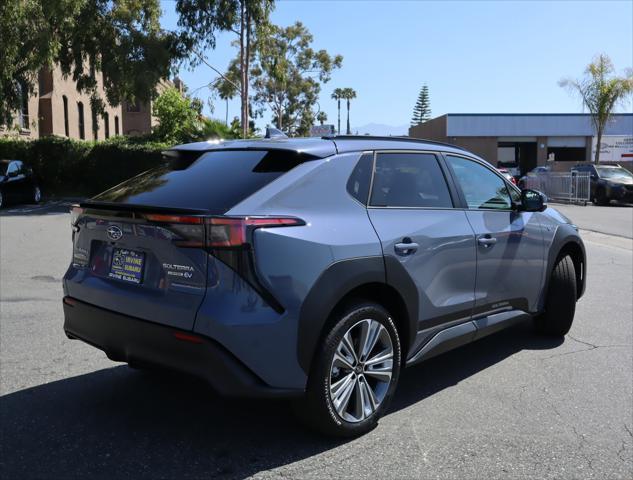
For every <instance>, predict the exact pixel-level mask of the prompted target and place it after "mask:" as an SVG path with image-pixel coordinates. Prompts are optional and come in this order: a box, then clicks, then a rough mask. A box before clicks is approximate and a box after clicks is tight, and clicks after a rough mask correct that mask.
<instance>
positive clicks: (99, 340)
mask: <svg viewBox="0 0 633 480" xmlns="http://www.w3.org/2000/svg"><path fill="white" fill-rule="evenodd" d="M63 305H64V317H65V320H64V331H65V332H66V335H67V336H68V337H69V338H77V339H79V340H83V341H84V342H86V343H88V344H90V345H92V346H94V347H97V348H99V349H101V350H103V351H104V352H105V353H106V355H107V356H108V358H110V359H111V360H115V361H121V362H130V363H134V362H137V363H139V364H150V365H156V366H160V367H165V368H168V369H171V370H176V371H180V372H184V373H187V374H190V375H194V376H196V377H200V378H202V379H204V380H206V381H207V382H208V383H209V384H210V385H211V386H212V387H213V388H214V389H215V390H216V391H217V392H218V393H220V394H222V395H227V396H238V397H267V398H275V397H291V396H298V395H301V394H303V391H302V390H292V389H279V388H274V387H271V386H269V385H267V384H265V383H264V382H263V381H262V380H261V379H260V378H259V377H257V376H256V375H255V374H254V373H253V372H252V371H251V370H250V369H248V368H247V367H246V366H245V365H244V364H242V363H241V362H240V361H239V360H238V359H237V358H236V357H235V356H234V355H233V354H231V353H230V352H229V351H228V350H226V349H225V348H224V347H223V346H221V345H220V344H219V343H217V342H215V341H214V340H211V339H209V338H206V337H200V336H195V337H193V338H195V341H187V336H191V332H183V331H181V330H178V329H174V328H170V327H166V326H163V325H158V324H156V323H152V322H147V321H145V320H140V319H137V318H134V317H130V316H127V315H123V314H120V313H116V312H112V311H110V310H106V309H103V308H100V307H97V306H94V305H91V304H88V303H84V302H81V301H79V300H76V299H74V298H70V297H66V298H64V302H63ZM179 333H181V334H184V335H179ZM178 337H180V338H178ZM183 338H184V339H183Z"/></svg>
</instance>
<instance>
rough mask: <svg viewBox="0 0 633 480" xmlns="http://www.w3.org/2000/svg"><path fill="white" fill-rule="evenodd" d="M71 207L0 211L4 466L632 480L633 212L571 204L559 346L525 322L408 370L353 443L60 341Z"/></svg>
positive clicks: (128, 472)
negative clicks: (581, 278)
mask: <svg viewBox="0 0 633 480" xmlns="http://www.w3.org/2000/svg"><path fill="white" fill-rule="evenodd" d="M554 207H556V206H554ZM65 210H66V207H65V205H62V204H59V205H47V206H44V207H41V208H35V207H34V208H30V209H29V208H28V207H27V208H25V209H23V210H20V209H14V210H13V211H9V212H5V214H3V216H1V217H0V258H1V265H0V312H1V319H0V429H1V431H0V433H1V437H0V476H1V477H2V478H6V479H14V478H15V479H18V478H19V479H24V478H78V477H87V476H90V477H95V478H108V479H112V478H123V477H131V478H244V477H249V476H252V477H255V478H271V479H273V478H371V479H375V478H489V479H490V478H503V479H505V478H570V479H571V478H599V479H604V478H622V479H630V478H632V477H633V263H632V256H633V251H632V249H633V240H631V238H632V237H633V235H632V234H627V232H631V229H632V228H633V227H632V225H633V209H631V208H626V207H621V208H620V207H612V208H606V207H604V208H603V207H574V206H565V207H562V208H561V210H564V212H565V214H566V215H567V216H569V217H570V218H572V220H574V221H575V222H576V223H577V224H579V225H580V226H581V228H583V229H588V230H595V231H596V232H597V233H594V232H584V233H583V236H584V238H585V241H586V246H587V253H588V260H589V265H588V275H589V276H588V286H587V293H586V295H585V297H584V298H583V299H582V300H581V301H580V303H579V304H578V308H577V313H576V319H575V323H574V326H573V328H572V331H571V332H570V335H569V336H567V337H566V339H565V340H564V341H562V342H561V341H552V340H546V339H544V338H541V337H538V336H535V335H534V334H532V333H531V331H530V329H529V326H528V325H520V326H517V327H516V328H513V329H511V330H507V331H504V332H501V333H499V334H497V335H495V336H491V337H488V338H486V339H483V340H481V341H479V342H477V343H475V344H472V345H469V346H466V347H463V348H461V349H458V350H455V351H453V352H449V353H447V354H444V355H441V356H439V357H436V358H434V359H432V360H430V361H428V362H426V363H424V364H422V365H420V366H417V367H414V368H412V369H408V370H406V371H405V372H404V374H403V375H402V377H401V383H400V385H399V390H398V392H397V394H396V398H395V401H394V403H393V405H392V407H391V411H390V412H389V414H388V415H387V416H386V417H385V418H383V419H382V421H381V423H380V425H379V427H378V428H377V429H376V430H374V431H373V432H371V433H370V434H368V435H366V436H364V437H362V438H359V439H355V440H351V441H341V440H332V439H328V438H324V437H321V436H318V435H315V434H313V433H311V432H309V431H306V430H305V429H303V427H301V426H300V425H299V424H297V423H296V421H295V420H294V418H293V417H292V415H291V414H290V409H289V405H288V404H287V403H286V402H262V401H247V400H240V401H236V400H227V399H224V398H220V397H218V396H216V395H215V394H214V393H213V392H212V391H210V390H209V389H208V388H207V387H206V386H205V385H204V384H202V383H200V382H198V381H196V380H193V379H190V378H186V377H182V376H179V375H175V374H156V373H154V374H148V373H141V372H137V371H133V370H131V369H129V368H128V367H126V366H123V365H121V364H116V363H113V362H111V361H109V360H108V359H107V358H106V357H105V355H104V354H103V353H101V352H100V351H98V350H95V349H93V348H91V347H89V346H87V345H84V344H83V343H80V342H78V341H70V340H67V339H66V337H65V335H64V334H63V332H62V323H63V318H62V308H61V280H60V279H61V277H62V275H63V274H64V271H65V268H66V266H67V264H68V261H69V258H70V247H71V245H70V228H69V216H68V214H67V213H64V211H65ZM592 216H593V217H595V218H593V219H592ZM627 222H628V223H627ZM609 225H617V227H616V230H617V231H615V230H610V228H611V227H609ZM589 227H595V228H589Z"/></svg>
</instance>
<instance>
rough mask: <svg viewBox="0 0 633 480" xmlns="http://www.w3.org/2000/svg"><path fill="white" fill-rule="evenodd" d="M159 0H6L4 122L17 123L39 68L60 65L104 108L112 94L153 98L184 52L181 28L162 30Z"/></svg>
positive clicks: (0, 19)
mask: <svg viewBox="0 0 633 480" xmlns="http://www.w3.org/2000/svg"><path fill="white" fill-rule="evenodd" d="M160 14H161V11H160V2H159V0H135V1H104V0H65V1H63V2H62V1H51V0H4V1H2V2H0V31H1V32H2V34H0V52H2V60H1V61H0V124H10V123H11V122H12V120H13V112H15V111H16V110H17V109H18V107H19V105H20V100H21V98H22V95H30V94H32V93H33V91H34V89H35V85H36V84H37V76H38V73H39V71H40V70H41V69H42V68H44V67H53V66H54V65H58V66H59V67H60V68H61V71H62V74H64V75H66V76H72V78H73V80H74V81H75V82H76V84H77V90H78V91H80V92H84V93H87V94H89V95H90V96H91V104H92V108H93V109H94V110H96V111H97V112H99V113H100V112H101V111H102V109H103V99H101V98H100V97H99V95H98V94H97V92H98V89H97V74H98V72H101V73H102V74H103V87H104V89H105V94H106V100H107V102H108V103H110V104H111V105H118V104H119V103H121V102H122V101H123V100H128V101H148V100H150V99H151V97H152V96H153V95H154V89H155V86H156V84H157V83H158V82H159V81H160V80H161V79H162V78H166V77H168V76H169V74H170V70H171V67H172V63H173V61H174V60H175V59H178V58H180V57H181V55H182V44H181V43H180V42H179V41H178V38H177V36H176V35H175V34H171V33H166V32H164V31H163V30H161V28H160V24H159V19H160Z"/></svg>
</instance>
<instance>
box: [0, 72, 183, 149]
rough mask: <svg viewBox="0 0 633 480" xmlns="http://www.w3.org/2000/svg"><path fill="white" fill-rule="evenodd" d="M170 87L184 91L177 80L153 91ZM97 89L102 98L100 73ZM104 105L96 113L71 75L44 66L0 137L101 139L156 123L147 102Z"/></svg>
mask: <svg viewBox="0 0 633 480" xmlns="http://www.w3.org/2000/svg"><path fill="white" fill-rule="evenodd" d="M172 86H175V87H176V88H178V89H179V90H180V91H181V92H184V85H183V83H182V81H181V80H179V79H175V80H174V82H171V81H169V80H165V81H162V82H161V83H160V84H159V85H158V86H157V91H158V92H159V93H160V92H161V91H163V90H164V89H165V88H168V87H172ZM97 91H98V93H99V95H100V97H101V98H102V99H104V100H105V93H104V91H103V78H102V75H101V74H99V75H98V76H97ZM105 104H106V108H105V111H104V112H103V114H101V115H97V114H96V113H95V112H93V111H92V109H91V107H90V95H88V94H85V93H80V92H78V91H77V88H76V85H75V82H74V81H73V80H72V78H70V77H64V76H63V75H62V72H61V70H60V69H59V68H54V69H52V70H51V69H47V68H44V69H42V70H41V71H40V72H39V75H38V82H37V85H36V87H35V91H34V93H33V94H32V95H31V96H28V97H27V96H25V97H24V99H23V102H22V105H21V107H20V109H19V111H18V112H16V115H15V119H14V124H13V125H12V126H10V127H8V126H6V125H0V136H7V135H11V136H18V137H21V138H25V139H32V138H40V137H44V136H47V135H57V136H60V137H68V138H73V139H77V140H83V139H85V140H105V139H107V138H109V137H111V136H114V135H142V134H145V133H149V132H151V129H152V127H153V126H154V125H155V124H156V119H155V118H154V117H153V116H152V114H151V111H152V105H151V102H139V103H137V104H134V105H130V104H127V103H124V104H123V105H117V106H111V105H108V104H107V102H105Z"/></svg>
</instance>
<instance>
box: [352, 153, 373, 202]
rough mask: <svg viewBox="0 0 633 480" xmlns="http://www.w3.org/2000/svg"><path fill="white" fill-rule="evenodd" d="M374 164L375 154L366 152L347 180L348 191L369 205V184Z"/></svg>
mask: <svg viewBox="0 0 633 480" xmlns="http://www.w3.org/2000/svg"><path fill="white" fill-rule="evenodd" d="M373 166H374V155H373V154H371V153H366V154H365V155H363V156H362V157H360V160H359V161H358V163H357V164H356V167H355V168H354V171H353V172H352V174H351V175H350V177H349V180H348V181H347V191H348V192H349V194H350V195H351V196H352V197H354V198H355V199H356V200H358V201H359V202H361V203H363V204H365V205H367V197H368V196H369V184H370V182H371V169H372V167H373Z"/></svg>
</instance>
